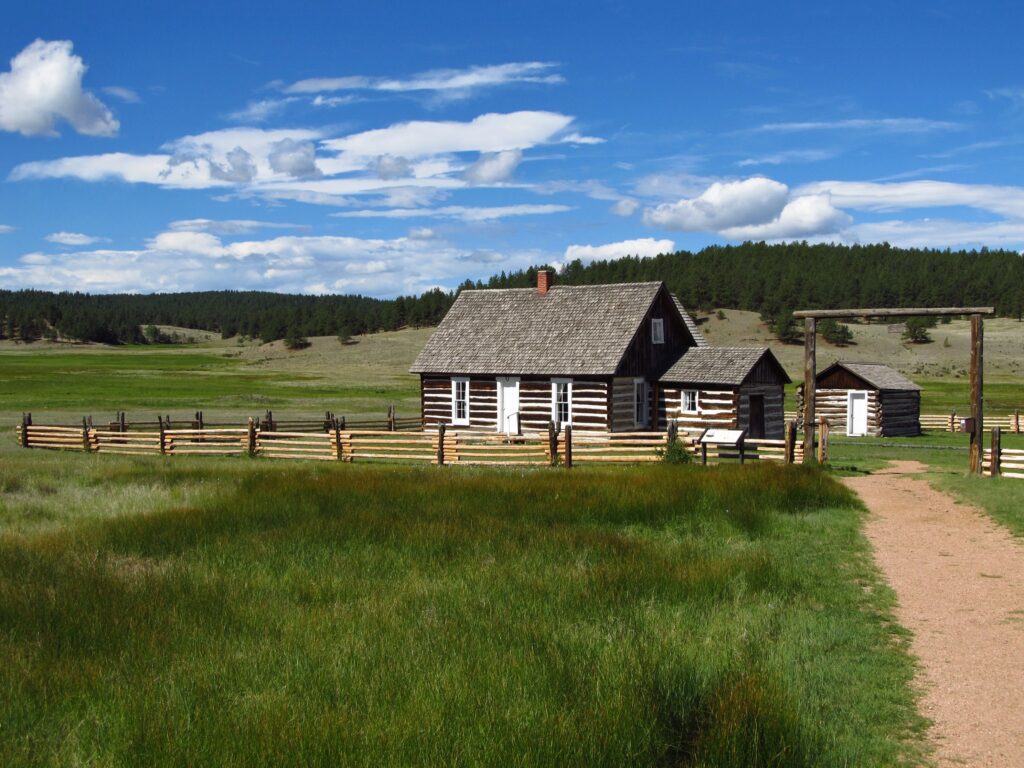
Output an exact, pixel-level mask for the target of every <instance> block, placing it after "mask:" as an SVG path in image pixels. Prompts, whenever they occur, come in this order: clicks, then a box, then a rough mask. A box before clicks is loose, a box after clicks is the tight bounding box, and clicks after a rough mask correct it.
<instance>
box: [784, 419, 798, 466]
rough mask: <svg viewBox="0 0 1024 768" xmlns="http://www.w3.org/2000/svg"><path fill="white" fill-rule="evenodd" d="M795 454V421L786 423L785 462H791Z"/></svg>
mask: <svg viewBox="0 0 1024 768" xmlns="http://www.w3.org/2000/svg"><path fill="white" fill-rule="evenodd" d="M795 456H796V421H795V420H794V421H791V422H789V423H788V424H787V425H786V458H785V462H786V463H787V464H792V463H793V459H794V458H795Z"/></svg>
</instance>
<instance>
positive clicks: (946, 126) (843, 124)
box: [754, 117, 962, 133]
mask: <svg viewBox="0 0 1024 768" xmlns="http://www.w3.org/2000/svg"><path fill="white" fill-rule="evenodd" d="M961 127H962V126H961V125H960V123H952V122H948V121H946V120H928V119H927V118H923V117H888V118H878V119H868V118H853V119H849V120H812V121H806V122H790V123H765V124H764V125H761V126H759V127H757V128H755V129H754V130H755V131H762V132H766V133H800V132H805V131H842V130H854V131H875V132H878V133H934V132H936V131H955V130H958V129H960V128H961Z"/></svg>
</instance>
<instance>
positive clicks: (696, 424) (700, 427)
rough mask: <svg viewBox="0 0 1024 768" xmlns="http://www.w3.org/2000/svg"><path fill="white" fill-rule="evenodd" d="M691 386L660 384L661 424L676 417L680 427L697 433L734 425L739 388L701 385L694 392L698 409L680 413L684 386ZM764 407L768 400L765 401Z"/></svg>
mask: <svg viewBox="0 0 1024 768" xmlns="http://www.w3.org/2000/svg"><path fill="white" fill-rule="evenodd" d="M684 389H692V388H691V387H679V386H663V387H662V388H661V389H660V391H659V393H658V394H659V398H661V400H662V402H661V403H660V404H659V408H658V410H659V412H660V413H664V418H665V420H666V421H665V422H664V423H662V424H660V425H659V427H660V428H664V427H665V426H667V423H668V421H670V420H672V419H675V421H676V423H678V424H679V429H680V430H682V431H685V432H690V433H698V432H702V431H704V430H705V429H707V428H709V427H718V428H724V429H735V428H736V424H737V419H738V413H737V412H738V400H739V396H738V392H736V391H733V390H728V389H712V390H708V389H701V390H698V394H697V412H696V413H683V403H682V397H683V390H684ZM765 406H766V409H767V402H766V403H765Z"/></svg>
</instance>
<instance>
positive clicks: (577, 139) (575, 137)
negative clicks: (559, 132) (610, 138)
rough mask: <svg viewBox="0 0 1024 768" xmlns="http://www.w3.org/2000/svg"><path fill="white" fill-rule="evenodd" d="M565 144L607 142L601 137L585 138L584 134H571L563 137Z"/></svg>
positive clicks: (562, 140)
mask: <svg viewBox="0 0 1024 768" xmlns="http://www.w3.org/2000/svg"><path fill="white" fill-rule="evenodd" d="M561 142H562V143H563V144H604V142H605V140H604V139H602V138H600V137H599V136H584V135H583V134H582V133H576V132H573V133H570V134H567V135H566V136H564V137H562V139H561Z"/></svg>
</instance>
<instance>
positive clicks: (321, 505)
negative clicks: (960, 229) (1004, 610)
mask: <svg viewBox="0 0 1024 768" xmlns="http://www.w3.org/2000/svg"><path fill="white" fill-rule="evenodd" d="M737 319H742V318H737V317H734V316H732V313H731V312H730V315H729V316H727V319H726V320H723V321H718V320H717V319H716V320H714V321H713V322H717V323H719V327H724V326H726V325H727V324H728V323H736V324H735V325H733V326H730V327H731V328H733V329H735V328H736V327H737V326H738V323H737ZM954 329H955V326H954ZM858 331H859V329H858ZM428 333H429V331H425V330H415V331H400V332H396V333H382V334H374V335H371V336H366V337H360V338H359V339H357V341H356V343H353V344H346V345H341V344H339V343H338V342H337V340H336V339H313V340H312V341H313V345H312V347H311V348H309V349H307V350H303V351H301V352H289V351H287V350H285V349H284V348H283V346H282V345H280V344H271V345H260V344H257V343H255V342H249V341H243V342H239V341H237V340H227V341H224V340H220V339H215V338H206V339H204V340H202V341H200V342H199V343H196V344H190V345H182V346H177V347H160V348H153V347H141V348H132V347H121V348H109V347H98V346H74V347H68V346H65V345H46V344H40V345H31V346H28V347H25V346H20V345H18V346H15V345H7V346H6V347H4V348H2V349H0V400H2V402H3V403H4V405H3V406H2V409H3V410H0V654H2V657H3V658H5V659H6V660H8V663H6V664H5V665H2V667H0V733H2V734H3V738H0V764H3V765H5V766H6V765H10V766H20V765H54V766H57V765H61V766H63V765H77V764H89V765H192V764H198V763H205V764H223V765H229V766H230V765H239V766H241V765H253V764H271V763H273V764H295V765H299V764H301V765H327V764H332V765H336V764H346V765H348V764H351V765H380V764H411V765H428V764H429V765H436V764H439V763H440V764H452V765H507V764H514V765H524V766H527V765H549V764H559V765H587V766H591V765H597V766H600V765H622V764H637V765H681V766H741V765H742V766H762V765H763V766H769V765H770V766H808V765H821V766H826V765H828V766H831V765H918V764H921V763H922V762H927V754H926V749H925V747H924V746H923V741H922V734H923V732H924V727H925V722H924V721H923V720H922V718H921V717H920V715H919V714H918V713H917V710H916V708H915V699H914V693H913V689H912V687H911V678H912V676H913V672H914V664H913V660H912V659H911V658H910V657H909V656H908V654H907V635H906V633H905V632H904V631H903V630H902V629H901V628H900V627H899V626H898V625H897V624H896V623H895V622H894V620H893V618H892V615H891V608H892V604H893V602H892V601H893V597H892V594H891V593H890V591H889V590H888V588H887V587H886V586H885V585H884V584H882V583H881V582H880V580H879V577H878V574H877V572H876V570H875V568H874V566H873V565H872V562H871V559H870V553H869V550H868V546H867V543H866V541H865V540H864V538H863V536H862V533H861V525H862V518H863V515H864V510H863V507H862V506H861V505H860V504H859V502H858V501H857V500H856V499H855V498H854V497H852V496H851V495H850V494H849V492H847V491H846V490H845V489H844V488H843V487H842V486H840V485H839V484H838V483H837V482H836V481H835V480H834V479H833V475H837V474H846V473H861V472H870V471H872V470H874V469H877V468H879V467H881V466H884V465H885V463H886V461H887V459H888V458H915V459H918V460H921V461H924V462H925V463H927V464H928V465H929V473H928V474H927V475H926V477H927V478H928V479H929V480H930V481H931V482H933V483H935V484H937V485H938V486H940V487H943V488H946V489H947V490H950V491H952V492H954V493H956V494H959V495H961V496H963V497H964V498H967V499H968V500H971V501H973V502H974V503H977V504H979V505H982V506H984V508H985V509H986V510H987V511H988V512H989V513H990V514H992V515H993V517H995V518H996V519H997V520H1000V521H1001V522H1002V523H1004V524H1006V525H1007V526H1009V527H1010V528H1011V529H1013V530H1014V531H1015V532H1017V533H1018V534H1020V535H1024V518H1022V517H1021V513H1020V511H1019V505H1018V504H1017V503H1016V501H1015V499H1017V498H1019V494H1020V489H1024V481H1013V480H1003V481H991V480H985V479H979V478H969V477H965V476H964V466H965V465H966V454H965V452H964V448H965V446H966V437H965V436H962V435H932V436H928V437H926V438H919V439H916V440H901V441H886V440H872V439H858V440H846V439H844V438H842V437H839V436H836V437H834V438H833V442H832V460H831V465H830V467H828V468H826V470H825V471H821V470H818V469H812V468H785V467H778V466H771V465H760V466H745V467H738V466H722V467H717V468H710V469H706V468H701V467H696V466H662V465H655V466H646V467H611V468H589V467H588V468H582V469H581V468H577V469H575V470H573V471H572V472H567V471H566V470H564V469H558V468H556V469H550V468H537V469H530V470H522V471H509V470H501V471H499V470H492V471H485V470H474V469H469V468H464V467H458V468H449V469H439V468H436V467H402V466H386V465H328V466H320V465H317V466H309V465H306V464H301V463H295V462H288V461H274V460H266V459H264V460H248V459H244V458H234V459H218V458H205V457H204V458H201V459H188V458H183V457H175V458H168V459H160V458H157V457H153V458H125V457H115V456H109V455H105V456H97V455H81V454H58V453H51V452H46V451H25V450H22V449H19V448H17V447H16V446H15V443H14V435H13V429H12V427H13V425H14V424H15V423H16V421H17V419H18V417H19V416H20V412H21V411H22V410H32V411H34V412H35V413H36V415H37V419H38V420H39V421H46V420H68V421H74V420H77V419H81V417H82V416H83V415H87V414H90V415H93V416H94V417H95V418H97V419H104V418H108V417H112V416H113V414H114V412H115V411H117V410H122V409H123V410H128V411H129V413H130V414H131V415H133V416H136V417H138V416H146V417H152V416H153V415H155V414H156V413H172V414H174V415H180V416H185V415H188V414H190V413H191V412H192V411H194V410H198V409H202V410H204V411H205V412H206V414H207V420H208V421H210V420H216V419H234V420H238V419H241V418H244V417H245V416H250V415H261V414H262V412H263V411H264V410H266V409H268V408H269V409H273V410H274V411H275V414H277V416H278V418H281V417H282V416H284V415H288V414H295V415H300V414H301V415H303V416H311V415H313V414H316V413H320V412H322V411H324V410H328V409H329V410H333V411H335V412H337V413H338V414H344V415H356V414H370V413H373V414H378V415H379V414H381V413H382V412H383V410H384V408H385V407H386V405H387V404H388V403H395V404H396V405H397V407H398V410H399V413H404V414H415V413H418V392H417V387H416V380H415V378H414V377H411V376H408V375H407V374H406V373H405V370H407V368H408V365H409V363H410V362H411V360H412V358H413V356H414V355H415V353H416V351H417V350H418V349H419V348H420V346H421V345H422V343H423V341H424V340H425V338H426V335H427V334H428ZM716 333H717V334H718V335H719V336H721V335H722V333H723V332H721V331H716V330H715V328H714V327H712V329H711V332H710V333H709V336H711V337H712V338H713V340H714V341H715V342H716V343H728V341H731V339H730V340H724V339H717V338H714V337H715V334H716ZM736 341H738V340H736ZM755 341H756V340H755ZM741 343H743V342H741ZM864 346H865V347H866V346H867V343H866V342H865V343H864ZM993 346H994V347H995V348H996V349H997V350H998V349H1001V347H1000V346H999V344H994V345H993ZM788 353H789V350H786V351H785V352H784V355H783V356H785V354H788ZM1007 354H1009V353H1007ZM1000 359H1001V358H997V362H996V364H995V366H994V375H993V378H994V380H995V381H994V382H993V383H994V385H995V386H996V387H998V386H999V383H1000V381H1002V382H1005V385H1006V387H1007V390H1006V397H1007V399H1008V400H1012V399H1013V398H1015V397H1016V396H1017V392H1018V388H1019V385H1018V384H1017V383H1016V382H1015V380H1014V375H1015V374H1014V370H1013V369H1012V362H1010V361H1009V358H1007V361H1005V364H1001V363H1000V362H999V360H1000ZM1007 366H1009V367H1007ZM935 371H937V369H935ZM934 375H936V376H938V375H939V374H938V373H937V372H935V374H934ZM1000 377H1002V378H1000ZM936 380H937V381H941V382H942V383H943V384H944V385H945V386H946V387H947V389H946V390H944V392H945V394H941V397H943V398H950V399H952V398H953V397H954V396H959V395H956V393H957V392H959V388H960V386H961V383H960V381H959V380H958V379H957V378H956V377H955V376H949V377H946V378H938V379H936ZM963 386H964V388H966V385H965V384H964V385H963ZM927 391H928V390H926V392H927ZM936 391H937V392H940V393H941V392H942V391H943V390H941V388H936ZM990 391H992V392H999V391H1000V390H998V389H993V390H990ZM927 402H928V401H927V400H926V403H927ZM926 408H927V405H926ZM1004 444H1006V445H1007V446H1008V447H1009V446H1011V445H1018V444H1021V445H1024V442H1022V441H1021V440H1020V438H1017V437H1013V436H1011V437H1009V438H1005V439H1004Z"/></svg>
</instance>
